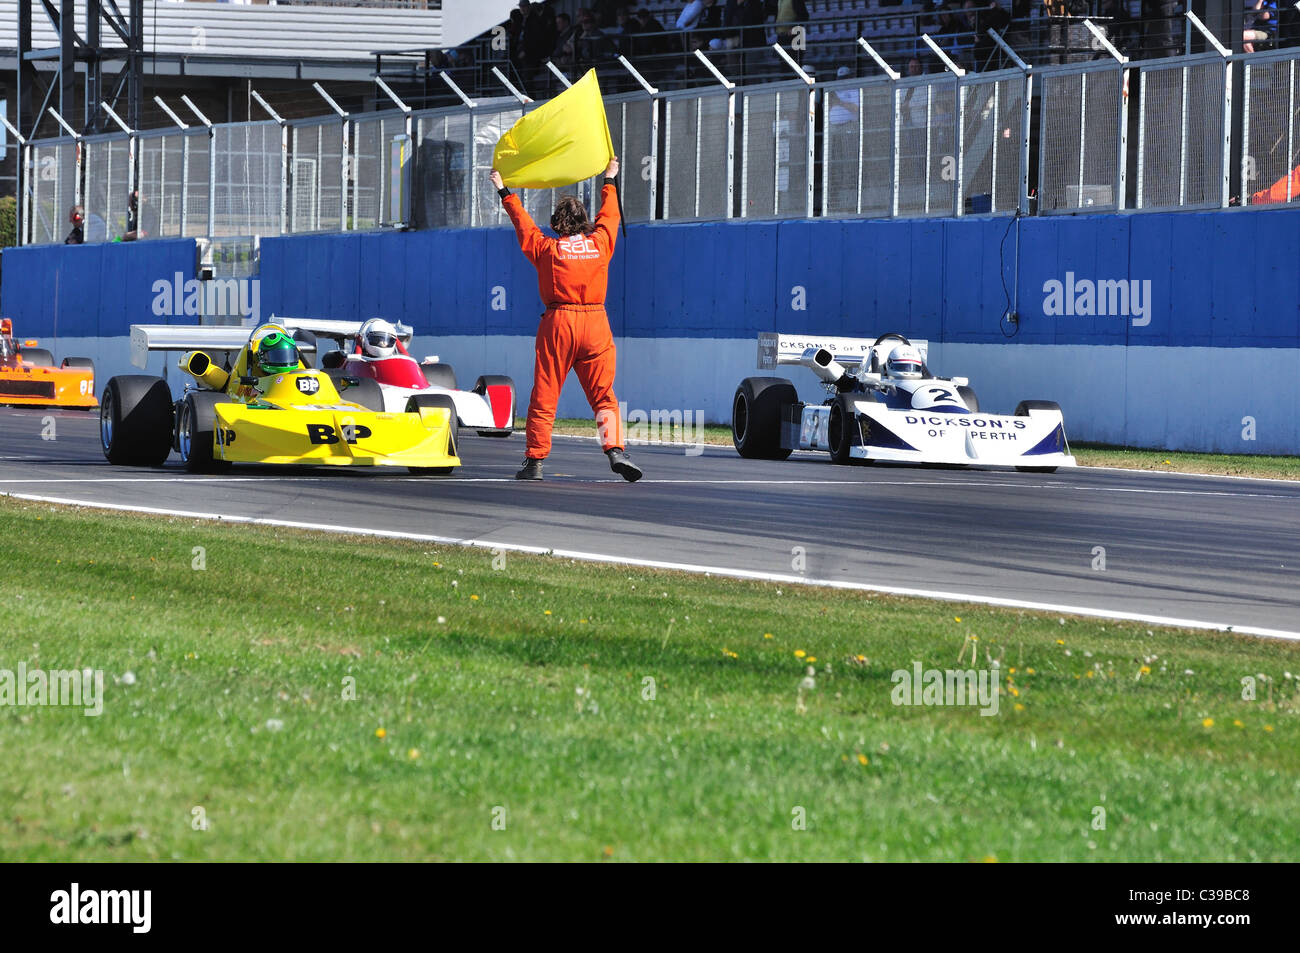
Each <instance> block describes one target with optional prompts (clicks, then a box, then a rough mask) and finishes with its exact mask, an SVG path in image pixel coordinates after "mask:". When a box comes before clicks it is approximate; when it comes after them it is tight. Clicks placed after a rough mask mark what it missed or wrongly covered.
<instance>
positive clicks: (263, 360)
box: [99, 324, 460, 475]
mask: <svg viewBox="0 0 1300 953" xmlns="http://www.w3.org/2000/svg"><path fill="white" fill-rule="evenodd" d="M302 338H303V339H301V340H299V339H296V338H294V337H293V335H292V334H290V332H289V331H288V330H287V329H286V328H284V327H281V326H280V325H277V324H264V325H261V326H260V327H258V328H256V329H254V330H253V331H252V333H251V334H250V333H249V331H248V329H247V328H239V327H233V326H199V327H178V326H174V325H133V326H132V328H131V349H132V361H133V362H134V363H135V364H136V365H137V366H141V367H143V366H144V365H145V359H146V358H147V357H148V353H149V352H150V351H183V352H185V353H184V356H183V357H182V358H181V360H180V369H181V370H182V371H184V372H185V373H186V374H188V375H189V376H190V377H192V378H193V383H189V384H187V385H186V389H185V393H184V394H183V395H182V396H181V399H180V400H177V401H173V400H172V396H171V390H170V388H169V387H168V386H167V382H166V381H165V380H164V379H163V378H161V377H152V376H148V375H143V374H130V375H124V376H119V377H114V378H112V379H110V380H109V382H108V386H107V387H105V388H104V392H103V395H102V398H101V400H100V415H99V419H100V442H101V444H102V445H103V449H104V456H105V457H107V458H108V461H109V462H110V463H114V464H120V465H124V466H154V467H156V466H162V464H163V463H164V462H165V461H166V460H167V457H168V455H169V454H170V453H171V451H172V450H175V451H176V452H177V453H178V454H179V455H180V458H181V462H182V463H183V464H184V465H185V467H186V469H188V470H190V471H193V472H200V473H202V472H213V471H217V470H222V469H225V468H226V467H228V466H229V465H230V464H231V463H275V464H324V465H328V466H389V467H394V466H395V467H406V468H407V469H408V470H410V471H411V472H412V473H417V474H439V475H441V474H447V473H451V472H452V470H453V469H454V468H455V467H458V466H460V459H459V458H458V457H457V456H456V436H455V425H456V410H455V405H454V404H453V403H452V401H451V398H450V397H447V396H446V395H440V394H417V395H413V396H412V397H411V398H410V400H409V401H408V402H407V404H406V410H405V412H402V413H388V412H385V411H384V396H383V394H382V393H381V392H380V390H379V387H378V385H377V384H375V382H374V381H373V380H367V379H364V378H357V377H348V376H345V375H343V374H341V373H331V372H327V371H321V370H313V369H312V368H311V367H310V366H309V365H308V363H307V362H306V361H304V353H310V352H311V351H314V350H315V342H314V340H313V339H312V338H311V336H310V335H303V336H302ZM232 354H237V356H236V357H235V358H234V359H233V361H232V360H231V355H232ZM344 395H346V396H344Z"/></svg>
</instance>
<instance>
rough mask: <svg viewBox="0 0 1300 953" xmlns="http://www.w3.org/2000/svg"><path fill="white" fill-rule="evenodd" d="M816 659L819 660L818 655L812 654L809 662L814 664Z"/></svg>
mask: <svg viewBox="0 0 1300 953" xmlns="http://www.w3.org/2000/svg"><path fill="white" fill-rule="evenodd" d="M815 661H817V656H815V655H810V656H808V664H810V665H811V664H812V663H813V662H815Z"/></svg>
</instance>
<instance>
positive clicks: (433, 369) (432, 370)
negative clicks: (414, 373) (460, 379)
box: [420, 362, 456, 390]
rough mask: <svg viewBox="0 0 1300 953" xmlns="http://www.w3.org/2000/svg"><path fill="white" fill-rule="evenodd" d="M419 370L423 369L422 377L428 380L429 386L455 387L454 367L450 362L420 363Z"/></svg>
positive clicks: (449, 388)
mask: <svg viewBox="0 0 1300 953" xmlns="http://www.w3.org/2000/svg"><path fill="white" fill-rule="evenodd" d="M420 370H422V371H424V379H425V380H426V381H428V382H429V386H430V387H445V388H447V390H455V389H456V368H454V367H452V366H451V365H450V364H442V363H440V362H435V363H433V364H421V365H420Z"/></svg>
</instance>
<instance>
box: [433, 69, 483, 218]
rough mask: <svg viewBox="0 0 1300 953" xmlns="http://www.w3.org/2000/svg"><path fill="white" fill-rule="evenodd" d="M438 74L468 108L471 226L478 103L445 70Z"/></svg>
mask: <svg viewBox="0 0 1300 953" xmlns="http://www.w3.org/2000/svg"><path fill="white" fill-rule="evenodd" d="M438 76H439V77H441V79H442V81H443V82H444V83H446V84H447V85H448V86H449V87H450V88H451V91H452V92H453V93H455V94H456V95H457V96H459V97H460V101H461V102H462V103H464V104H465V108H466V109H468V110H469V225H470V228H473V227H474V226H476V225H477V224H478V219H479V214H478V189H479V185H478V176H477V175H476V174H475V167H474V127H475V126H476V125H477V124H478V116H477V115H476V113H475V109H476V108H477V107H478V103H476V102H475V101H474V100H472V99H470V98H469V97H468V96H466V95H465V91H464V90H463V89H461V88H460V87H459V86H457V85H456V81H455V80H454V79H452V78H451V77H450V76H449V75H448V74H447V71H446V70H439V71H438Z"/></svg>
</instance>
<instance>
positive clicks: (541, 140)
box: [492, 69, 614, 189]
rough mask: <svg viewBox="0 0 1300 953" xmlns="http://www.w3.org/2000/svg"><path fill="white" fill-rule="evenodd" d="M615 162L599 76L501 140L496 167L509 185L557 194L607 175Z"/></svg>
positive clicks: (544, 106)
mask: <svg viewBox="0 0 1300 953" xmlns="http://www.w3.org/2000/svg"><path fill="white" fill-rule="evenodd" d="M612 158H614V144H613V142H612V141H611V140H610V138H609V123H608V121H607V120H606V118H605V104H604V101H603V100H602V99H601V98H600V85H599V83H597V81H596V71H595V70H594V69H593V70H588V71H587V75H586V76H584V77H582V79H580V80H578V81H577V82H576V83H574V84H573V86H571V87H570V88H569V89H566V90H565V91H564V92H562V93H560V95H558V96H556V97H555V98H554V99H552V100H551V101H550V102H547V103H543V104H542V105H541V106H539V107H537V108H536V109H534V110H533V111H532V112H530V113H528V114H527V115H525V116H524V117H523V118H521V119H520V120H519V121H518V122H517V123H515V124H514V125H513V126H511V127H510V131H509V132H507V133H506V134H505V135H504V136H502V137H501V138H500V140H498V141H497V147H496V150H495V151H494V152H493V153H492V168H494V169H496V170H497V171H498V172H500V173H501V178H502V180H503V181H504V182H505V184H506V185H509V186H513V187H515V188H519V189H555V188H559V187H561V186H565V185H573V184H574V183H575V182H581V181H582V180H583V179H590V178H591V177H592V176H594V175H597V174H599V173H600V172H602V171H604V169H605V166H607V165H609V160H610V159H612Z"/></svg>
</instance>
